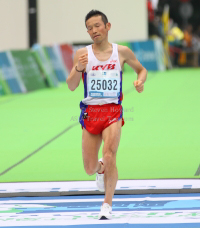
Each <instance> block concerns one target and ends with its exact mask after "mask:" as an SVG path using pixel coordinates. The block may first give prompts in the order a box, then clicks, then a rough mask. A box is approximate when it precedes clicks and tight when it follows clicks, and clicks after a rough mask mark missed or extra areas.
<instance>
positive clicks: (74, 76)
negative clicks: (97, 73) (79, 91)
mask: <svg viewBox="0 0 200 228" xmlns="http://www.w3.org/2000/svg"><path fill="white" fill-rule="evenodd" d="M87 64H88V54H87V50H86V48H81V49H79V50H77V51H76V54H75V56H74V65H73V68H72V70H71V72H70V75H69V76H68V78H67V80H66V82H67V84H68V88H69V89H70V90H71V91H74V90H75V89H76V88H77V87H78V86H79V83H80V80H81V76H82V72H78V71H83V72H84V71H85V69H86V65H87ZM76 69H77V70H78V71H77V70H76Z"/></svg>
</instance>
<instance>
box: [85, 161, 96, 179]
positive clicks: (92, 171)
mask: <svg viewBox="0 0 200 228" xmlns="http://www.w3.org/2000/svg"><path fill="white" fill-rule="evenodd" d="M84 169H85V172H86V173H87V174H88V175H89V176H91V175H93V174H95V173H96V166H94V165H88V164H86V165H84Z"/></svg>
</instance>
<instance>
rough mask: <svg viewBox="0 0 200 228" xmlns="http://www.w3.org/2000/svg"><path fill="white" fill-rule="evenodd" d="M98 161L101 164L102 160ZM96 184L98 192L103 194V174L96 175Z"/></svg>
mask: <svg viewBox="0 0 200 228" xmlns="http://www.w3.org/2000/svg"><path fill="white" fill-rule="evenodd" d="M99 161H100V162H101V163H102V164H103V160H102V158H100V159H99ZM96 184H97V188H98V190H99V191H100V192H105V188H104V173H96Z"/></svg>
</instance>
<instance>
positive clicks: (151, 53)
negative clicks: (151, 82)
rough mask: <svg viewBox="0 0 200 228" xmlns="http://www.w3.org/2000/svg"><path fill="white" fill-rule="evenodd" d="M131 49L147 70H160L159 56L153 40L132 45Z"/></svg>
mask: <svg viewBox="0 0 200 228" xmlns="http://www.w3.org/2000/svg"><path fill="white" fill-rule="evenodd" d="M131 49H132V51H133V52H134V54H135V56H136V58H137V59H138V60H139V62H140V63H141V64H142V65H143V66H144V67H145V68H146V69H147V70H152V71H157V70H158V65H157V56H156V51H155V45H154V41H153V40H148V41H144V42H133V43H131Z"/></svg>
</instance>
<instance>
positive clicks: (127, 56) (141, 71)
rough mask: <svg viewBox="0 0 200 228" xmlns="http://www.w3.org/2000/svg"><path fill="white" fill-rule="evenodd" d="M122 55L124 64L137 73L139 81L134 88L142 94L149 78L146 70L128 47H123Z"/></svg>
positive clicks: (135, 82)
mask: <svg viewBox="0 0 200 228" xmlns="http://www.w3.org/2000/svg"><path fill="white" fill-rule="evenodd" d="M122 55H123V57H124V62H125V63H127V64H128V65H129V66H130V67H131V68H132V69H134V71H135V72H136V73H137V75H138V78H137V81H134V86H135V88H136V90H137V91H138V92H139V93H140V92H142V91H143V89H144V88H143V87H144V82H145V81H146V78H147V70H146V68H144V67H143V66H142V64H141V63H140V62H139V61H138V60H137V58H136V56H135V55H134V53H133V52H132V51H131V50H130V49H129V48H128V47H125V46H124V47H123V49H122Z"/></svg>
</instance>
